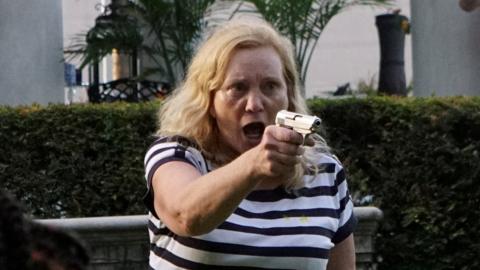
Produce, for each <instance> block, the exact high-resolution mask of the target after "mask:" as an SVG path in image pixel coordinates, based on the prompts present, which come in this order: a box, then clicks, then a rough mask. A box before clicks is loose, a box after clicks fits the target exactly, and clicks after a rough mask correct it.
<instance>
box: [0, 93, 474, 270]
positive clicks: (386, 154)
mask: <svg viewBox="0 0 480 270" xmlns="http://www.w3.org/2000/svg"><path fill="white" fill-rule="evenodd" d="M158 106H159V104H158V103H146V104H133V105H132V104H108V105H74V106H68V107H66V106H62V105H51V106H47V107H40V106H33V107H22V108H8V107H2V108H0V140H1V141H2V144H1V146H0V177H1V178H0V179H1V183H2V187H5V188H7V189H8V190H10V191H12V192H13V193H15V194H16V196H17V197H18V198H21V200H22V201H23V203H24V204H25V205H26V208H27V209H29V210H31V213H32V214H33V215H35V216H37V217H62V216H67V217H73V216H101V215H126V214H142V213H145V208H144V206H143V205H142V202H141V197H142V195H143V193H144V192H145V184H144V179H143V155H144V153H145V150H146V148H147V146H148V145H149V144H150V143H151V141H152V140H153V136H152V134H153V133H154V130H155V112H156V108H157V107H158ZM309 106H310V108H311V110H312V112H313V113H314V114H316V115H318V116H320V117H321V118H322V120H323V123H324V124H325V127H326V137H327V140H328V141H329V143H330V145H331V146H332V149H333V151H334V152H335V153H336V154H337V156H338V157H339V158H340V159H341V160H342V161H343V163H344V165H345V168H346V170H347V175H348V178H349V184H350V189H351V193H352V196H353V198H354V200H355V202H356V204H357V205H360V204H373V205H375V206H377V207H379V208H381V209H382V210H383V212H384V214H385V217H384V220H383V222H382V224H381V227H380V228H379V232H378V237H377V250H378V254H379V258H378V259H379V262H380V264H379V269H398V270H400V269H478V268H480V259H479V258H480V256H479V255H480V254H479V253H480V244H478V241H477V239H480V232H479V224H480V219H479V217H480V215H479V214H480V210H479V209H478V208H477V207H478V205H479V200H480V199H479V198H480V158H479V151H480V99H479V98H465V97H455V98H387V97H375V98H366V99H355V98H351V99H340V100H321V99H314V100H310V101H309Z"/></svg>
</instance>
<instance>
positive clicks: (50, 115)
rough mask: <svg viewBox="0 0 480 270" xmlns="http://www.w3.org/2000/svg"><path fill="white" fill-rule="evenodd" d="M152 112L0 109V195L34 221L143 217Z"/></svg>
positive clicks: (140, 108) (118, 107) (148, 107)
mask: <svg viewBox="0 0 480 270" xmlns="http://www.w3.org/2000/svg"><path fill="white" fill-rule="evenodd" d="M156 105H158V104H156ZM156 105H155V104H153V103H150V104H143V105H138V104H137V105H131V104H128V105H127V104H105V105H88V106H82V105H76V106H63V105H53V106H48V107H39V106H34V107H31V108H26V107H23V108H14V109H12V108H2V109H0V141H1V142H2V143H1V146H0V179H1V180H0V181H1V183H2V187H5V188H7V189H9V190H10V191H12V192H13V193H15V194H16V195H17V197H18V198H20V199H21V200H22V201H23V203H24V204H25V206H26V208H27V209H29V210H31V212H32V214H33V215H34V216H36V217H39V218H46V217H50V218H54V217H61V216H66V217H75V216H103V215H126V214H135V213H145V207H144V206H143V205H142V203H141V197H142V195H143V193H144V192H145V190H146V189H145V181H144V180H143V155H144V153H145V151H146V148H147V147H148V145H149V144H150V142H151V141H152V136H151V135H152V134H153V132H154V131H155V121H156V120H155V111H156V107H157V106H156Z"/></svg>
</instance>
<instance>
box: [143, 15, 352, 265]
mask: <svg viewBox="0 0 480 270" xmlns="http://www.w3.org/2000/svg"><path fill="white" fill-rule="evenodd" d="M292 53H293V50H292V46H291V44H290V43H289V42H288V41H287V40H286V39H285V38H283V37H281V36H280V35H279V34H278V33H277V32H276V31H275V30H273V28H272V27H270V26H269V25H266V24H265V23H259V22H258V21H254V22H251V23H249V22H231V23H229V24H228V25H226V26H224V27H222V28H221V29H219V30H217V31H216V32H215V33H214V34H213V35H212V36H211V37H210V38H209V39H208V40H207V41H206V42H205V43H204V44H203V46H202V47H201V48H200V49H199V51H198V52H197V54H196V56H195V57H194V58H193V60H192V63H191V65H190V67H189V70H188V72H187V76H186V79H185V81H184V84H183V85H182V86H181V87H180V88H179V89H177V90H176V91H175V92H174V95H173V96H172V97H171V98H170V99H169V100H167V101H166V103H165V104H164V105H163V106H162V108H161V110H160V114H159V118H160V129H159V131H158V133H159V136H160V138H159V139H158V140H157V141H156V142H155V143H154V144H153V145H152V146H151V147H150V149H149V150H148V152H147V154H146V156H145V173H146V179H147V182H148V193H147V195H146V197H145V203H146V205H147V207H148V209H149V211H150V222H149V231H150V240H151V252H150V266H151V267H152V268H153V269H178V268H185V269H229V268H233V269H326V268H327V262H328V261H329V262H328V269H354V268H355V252H354V245H353V236H352V231H353V228H354V226H355V223H356V220H355V218H354V216H353V213H352V209H353V205H352V202H351V201H350V197H349V195H348V190H347V184H346V181H345V177H344V173H343V169H342V167H341V165H340V164H339V162H338V161H337V160H336V159H335V158H334V157H333V156H332V155H331V154H329V152H328V147H327V146H326V144H325V142H324V140H323V139H322V138H321V137H320V136H319V135H312V136H310V137H309V138H307V140H306V142H305V143H306V146H303V145H302V144H303V137H302V136H301V135H300V134H298V133H296V132H294V131H292V130H290V129H287V128H282V127H278V126H275V125H273V124H274V121H275V116H276V113H277V112H278V111H280V110H283V109H286V110H289V111H294V112H298V113H306V112H307V110H306V105H305V103H304V101H303V100H302V98H301V96H300V94H299V89H298V76H297V73H296V67H295V64H294V63H295V62H294V58H293V54H292Z"/></svg>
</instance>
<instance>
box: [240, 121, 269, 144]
mask: <svg viewBox="0 0 480 270" xmlns="http://www.w3.org/2000/svg"><path fill="white" fill-rule="evenodd" d="M264 130H265V124H263V123H262V122H253V123H249V124H247V125H245V126H244V127H243V134H245V137H247V138H248V139H254V140H258V139H261V138H262V135H263V131H264Z"/></svg>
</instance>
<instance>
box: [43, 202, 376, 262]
mask: <svg viewBox="0 0 480 270" xmlns="http://www.w3.org/2000/svg"><path fill="white" fill-rule="evenodd" d="M354 212H355V214H356V216H357V217H358V221H359V223H358V225H357V229H356V231H355V234H354V235H355V248H356V256H357V269H358V270H367V269H368V270H374V269H376V263H375V261H374V259H375V257H374V243H375V239H374V236H375V233H376V230H377V227H378V223H379V221H380V220H381V218H382V212H381V211H380V210H379V209H378V208H375V207H355V210H354ZM147 220H148V217H147V216H146V215H139V216H118V217H89V218H68V219H44V220H38V221H39V222H40V223H44V224H48V225H50V226H55V227H58V228H60V229H65V230H68V231H73V232H75V233H76V234H77V235H78V236H79V237H80V238H81V239H82V240H83V241H84V242H85V243H86V244H87V247H88V249H89V252H90V256H91V267H90V269H92V270H123V269H125V270H126V269H129V270H136V269H142V270H143V269H147V268H148V252H149V241H148V232H147Z"/></svg>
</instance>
